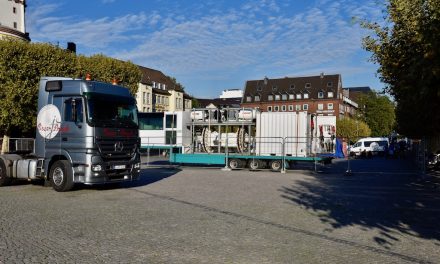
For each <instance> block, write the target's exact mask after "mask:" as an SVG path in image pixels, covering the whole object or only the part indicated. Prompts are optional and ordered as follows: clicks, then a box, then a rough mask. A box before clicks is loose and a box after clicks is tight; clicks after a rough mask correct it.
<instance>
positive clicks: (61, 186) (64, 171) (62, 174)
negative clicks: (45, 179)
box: [49, 160, 74, 192]
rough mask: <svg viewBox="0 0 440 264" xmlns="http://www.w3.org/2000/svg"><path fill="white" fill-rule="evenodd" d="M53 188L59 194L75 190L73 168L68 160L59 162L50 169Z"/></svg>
mask: <svg viewBox="0 0 440 264" xmlns="http://www.w3.org/2000/svg"><path fill="white" fill-rule="evenodd" d="M49 177H50V181H51V182H52V188H53V189H54V190H55V191H57V192H67V191H70V190H71V189H72V188H73V185H74V183H73V173H72V166H71V165H70V163H69V161H67V160H58V161H56V162H55V163H54V164H53V165H52V167H51V168H50V174H49Z"/></svg>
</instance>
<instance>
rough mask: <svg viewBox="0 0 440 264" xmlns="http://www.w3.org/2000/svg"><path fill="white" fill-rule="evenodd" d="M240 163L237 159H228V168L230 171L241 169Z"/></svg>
mask: <svg viewBox="0 0 440 264" xmlns="http://www.w3.org/2000/svg"><path fill="white" fill-rule="evenodd" d="M241 166H242V162H241V160H239V159H230V160H229V168H231V169H238V168H241Z"/></svg>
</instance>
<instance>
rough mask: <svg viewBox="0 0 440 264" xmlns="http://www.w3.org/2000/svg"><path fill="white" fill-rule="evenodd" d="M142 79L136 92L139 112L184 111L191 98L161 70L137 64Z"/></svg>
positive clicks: (189, 107) (188, 107) (188, 105)
mask: <svg viewBox="0 0 440 264" xmlns="http://www.w3.org/2000/svg"><path fill="white" fill-rule="evenodd" d="M139 69H140V70H141V72H142V79H141V82H140V83H139V86H138V91H137V93H136V101H137V106H138V109H139V112H166V111H170V112H173V111H184V110H187V109H191V105H192V104H191V102H192V101H191V100H192V98H191V97H190V96H189V95H187V94H186V93H185V91H184V90H183V89H182V87H180V86H179V85H176V84H175V82H173V80H172V79H171V78H169V77H167V76H166V75H165V74H163V73H162V72H161V71H158V70H154V69H150V68H146V67H142V66H139Z"/></svg>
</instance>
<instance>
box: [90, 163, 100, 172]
mask: <svg viewBox="0 0 440 264" xmlns="http://www.w3.org/2000/svg"><path fill="white" fill-rule="evenodd" d="M92 171H102V166H101V165H99V164H98V165H92Z"/></svg>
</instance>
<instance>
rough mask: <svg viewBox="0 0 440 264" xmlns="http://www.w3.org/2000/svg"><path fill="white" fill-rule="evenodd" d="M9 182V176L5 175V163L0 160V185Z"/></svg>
mask: <svg viewBox="0 0 440 264" xmlns="http://www.w3.org/2000/svg"><path fill="white" fill-rule="evenodd" d="M10 183H11V178H9V177H8V176H7V175H6V166H5V163H4V162H3V161H2V160H0V187H2V186H6V185H9V184H10Z"/></svg>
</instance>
